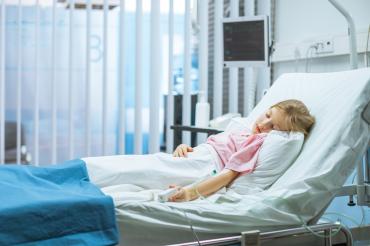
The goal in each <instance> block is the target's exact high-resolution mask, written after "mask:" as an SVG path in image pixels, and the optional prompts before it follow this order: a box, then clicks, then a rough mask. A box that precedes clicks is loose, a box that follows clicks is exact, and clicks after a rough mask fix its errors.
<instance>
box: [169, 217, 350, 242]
mask: <svg viewBox="0 0 370 246" xmlns="http://www.w3.org/2000/svg"><path fill="white" fill-rule="evenodd" d="M307 228H309V230H308V229H307ZM307 228H306V227H298V228H291V229H285V230H278V231H270V232H260V231H259V230H253V231H246V232H242V233H241V235H240V236H232V237H224V238H217V239H209V240H204V241H199V242H190V243H181V244H172V245H171V246H198V245H202V246H203V245H213V246H218V245H235V244H239V243H240V245H241V246H259V245H261V243H262V242H267V241H271V240H274V239H276V238H283V237H293V236H302V235H309V234H311V233H312V232H311V231H313V232H317V233H318V232H324V236H325V238H324V240H325V246H330V245H332V240H331V235H332V231H334V230H335V231H338V230H339V231H340V232H342V233H343V235H344V236H345V240H346V245H347V246H352V245H353V238H352V234H351V232H350V230H349V229H347V228H346V227H344V226H343V225H342V224H340V223H324V224H318V225H313V226H308V227H307Z"/></svg>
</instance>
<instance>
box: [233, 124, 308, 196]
mask: <svg viewBox="0 0 370 246" xmlns="http://www.w3.org/2000/svg"><path fill="white" fill-rule="evenodd" d="M303 141H304V135H303V133H301V132H283V131H275V130H272V131H271V132H270V133H269V134H268V135H267V137H266V138H265V141H264V142H263V144H262V146H261V149H260V152H259V154H258V160H257V166H256V168H255V170H254V171H253V172H252V173H249V174H246V175H243V176H241V177H239V178H238V179H236V180H235V182H234V183H233V184H232V185H231V187H230V188H231V189H233V190H235V191H236V192H237V193H239V194H250V193H256V192H260V191H262V190H265V189H267V188H269V187H270V186H271V185H272V184H273V183H274V182H275V181H276V180H277V179H278V178H279V177H280V176H281V175H282V174H283V173H284V172H285V171H286V170H287V169H288V168H289V166H290V165H291V164H292V163H293V162H294V161H295V159H296V158H297V156H298V154H299V152H300V151H301V148H302V145H303Z"/></svg>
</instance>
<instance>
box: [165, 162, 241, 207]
mask: <svg viewBox="0 0 370 246" xmlns="http://www.w3.org/2000/svg"><path fill="white" fill-rule="evenodd" d="M238 175H239V172H236V171H233V170H229V169H224V170H222V171H221V173H219V174H218V175H217V176H213V177H210V178H208V179H206V180H204V181H202V182H201V183H199V184H198V185H194V186H190V187H188V186H187V187H179V188H178V192H177V193H176V194H174V195H173V196H172V197H171V198H170V199H169V200H170V201H172V202H184V201H191V200H194V199H197V198H198V197H199V194H200V195H202V196H208V195H211V194H213V193H215V192H217V191H218V190H220V189H221V188H223V187H225V186H227V185H229V184H230V183H231V182H232V181H233V180H234V179H235V178H236V177H237V176H238Z"/></svg>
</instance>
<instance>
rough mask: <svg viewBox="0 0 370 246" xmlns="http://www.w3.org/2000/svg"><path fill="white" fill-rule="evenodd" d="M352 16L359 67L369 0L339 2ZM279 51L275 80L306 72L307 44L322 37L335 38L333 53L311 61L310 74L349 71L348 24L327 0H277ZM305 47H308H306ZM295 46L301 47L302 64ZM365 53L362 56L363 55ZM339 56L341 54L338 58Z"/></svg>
mask: <svg viewBox="0 0 370 246" xmlns="http://www.w3.org/2000/svg"><path fill="white" fill-rule="evenodd" d="M338 2H339V3H340V4H341V5H342V6H343V7H344V8H345V9H346V10H347V11H348V12H349V14H350V15H351V16H352V18H353V20H354V23H355V26H356V29H357V38H358V40H357V41H358V42H357V45H358V47H357V48H358V51H359V53H360V54H359V67H363V66H364V57H363V56H364V55H363V51H364V48H365V45H366V42H365V38H366V33H367V30H368V28H369V25H370V14H369V13H370V1H369V0H338ZM275 28H276V32H275V37H276V39H275V44H276V48H277V50H276V52H275V54H274V56H275V57H274V58H275V60H277V61H279V62H275V63H274V73H273V77H274V79H276V78H277V77H278V76H279V75H280V74H282V73H286V72H294V71H299V72H304V71H305V63H306V60H305V57H306V50H307V47H308V46H307V45H309V44H310V43H313V42H315V40H320V39H321V38H326V37H328V38H333V40H334V52H333V54H328V57H316V56H315V55H314V58H313V59H312V60H311V61H310V64H311V69H310V70H309V71H310V72H329V71H338V70H346V69H349V56H348V55H343V54H344V53H347V52H348V45H347V40H344V39H345V38H346V36H347V22H346V20H345V18H344V17H343V16H342V15H341V14H340V13H339V12H338V11H337V10H336V9H335V8H334V6H332V5H331V4H330V3H329V1H327V0H278V1H276V26H275ZM305 44H306V46H305ZM295 47H298V48H300V50H299V49H298V50H299V54H298V57H299V58H300V60H299V61H294V60H293V59H289V58H286V57H291V58H292V57H293V56H292V54H294V51H295ZM361 52H362V53H361ZM337 54H338V55H337ZM281 61H282V62H281Z"/></svg>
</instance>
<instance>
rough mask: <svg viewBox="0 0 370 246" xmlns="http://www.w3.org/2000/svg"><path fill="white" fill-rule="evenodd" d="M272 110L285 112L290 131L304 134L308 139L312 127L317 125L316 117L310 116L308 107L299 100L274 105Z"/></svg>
mask: <svg viewBox="0 0 370 246" xmlns="http://www.w3.org/2000/svg"><path fill="white" fill-rule="evenodd" d="M271 108H277V109H280V110H282V111H284V112H285V113H286V115H287V117H288V119H287V124H288V127H289V128H290V130H291V131H298V132H302V133H303V134H304V136H305V137H307V135H308V133H309V132H310V129H311V127H312V125H313V124H314V123H315V117H313V116H312V115H311V114H310V112H309V111H308V109H307V107H306V105H304V103H303V102H301V101H299V100H296V99H290V100H285V101H281V102H279V103H277V104H275V105H272V106H271Z"/></svg>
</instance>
